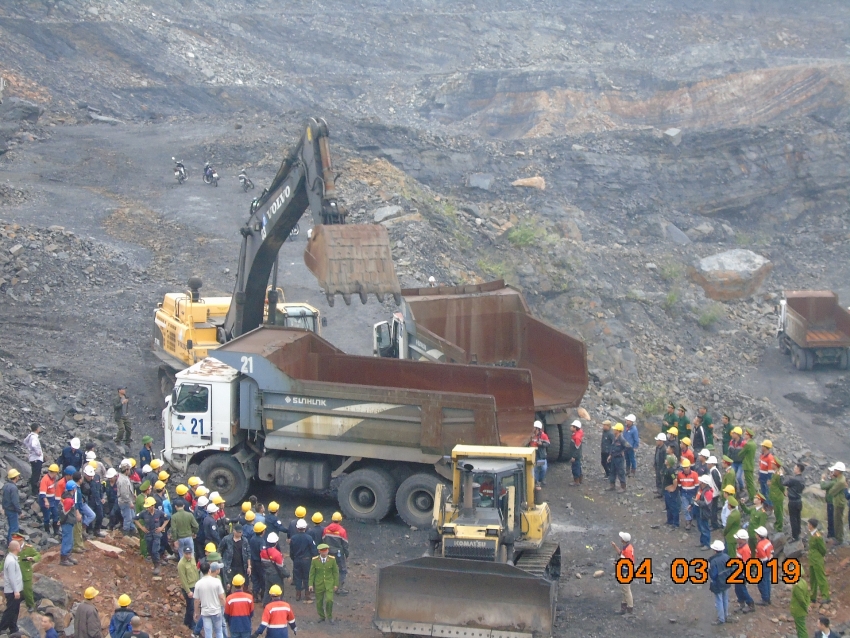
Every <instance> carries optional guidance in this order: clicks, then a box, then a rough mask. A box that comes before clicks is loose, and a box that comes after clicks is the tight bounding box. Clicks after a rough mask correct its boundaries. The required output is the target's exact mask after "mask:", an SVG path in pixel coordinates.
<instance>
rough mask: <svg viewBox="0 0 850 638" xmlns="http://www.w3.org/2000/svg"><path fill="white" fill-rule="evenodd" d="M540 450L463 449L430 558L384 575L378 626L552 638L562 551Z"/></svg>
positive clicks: (440, 500)
mask: <svg viewBox="0 0 850 638" xmlns="http://www.w3.org/2000/svg"><path fill="white" fill-rule="evenodd" d="M535 463H536V450H535V449H534V448H520V447H488V446H476V445H458V446H456V447H455V448H454V449H453V450H452V486H451V494H449V493H448V487H447V486H444V485H442V484H440V485H438V487H437V491H436V494H435V501H434V516H433V522H432V530H431V537H430V541H431V544H430V549H429V555H428V556H423V557H422V558H416V559H413V560H409V561H405V562H402V563H398V564H396V565H390V566H389V567H384V568H381V569H379V570H378V584H377V601H376V605H375V619H374V624H375V626H376V627H377V628H378V629H379V630H381V631H382V632H383V633H392V634H412V635H421V636H476V637H487V638H491V637H497V636H498V637H504V638H548V637H550V636H551V635H552V629H553V626H554V619H555V602H556V600H557V595H558V580H559V578H560V572H561V548H560V546H559V545H558V543H557V542H554V541H551V540H549V539H548V536H549V530H550V524H551V512H550V510H549V506H548V505H547V504H546V503H536V502H535V491H534V467H535Z"/></svg>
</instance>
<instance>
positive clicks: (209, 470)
mask: <svg viewBox="0 0 850 638" xmlns="http://www.w3.org/2000/svg"><path fill="white" fill-rule="evenodd" d="M198 470H199V471H200V475H201V478H203V481H204V485H205V486H206V487H208V488H209V490H210V491H211V492H218V493H219V494H220V495H221V498H223V499H224V500H225V501H227V502H229V503H234V502H237V501H241V500H242V499H244V498H245V496H246V495H247V494H248V486H249V482H248V477H247V476H245V472H244V471H242V466H241V465H239V461H237V460H236V459H235V458H233V457H232V456H231V455H230V454H213V455H212V456H208V457H207V458H205V459H204V460H203V461H201V465H200V466H199V467H198Z"/></svg>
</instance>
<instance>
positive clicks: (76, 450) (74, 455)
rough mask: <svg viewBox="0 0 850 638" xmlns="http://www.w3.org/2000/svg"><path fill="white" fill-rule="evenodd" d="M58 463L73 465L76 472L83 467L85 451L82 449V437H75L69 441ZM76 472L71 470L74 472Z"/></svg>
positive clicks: (66, 465)
mask: <svg viewBox="0 0 850 638" xmlns="http://www.w3.org/2000/svg"><path fill="white" fill-rule="evenodd" d="M56 463H57V464H58V465H59V467H63V468H66V467H73V468H74V472H76V471H77V468H79V467H83V463H85V461H84V457H83V453H82V451H81V450H80V439H79V438H78V437H76V436H75V437H74V438H73V439H71V440H70V441H68V445H66V446H65V447H64V448H62V453H61V454H60V455H59V457H58V458H57V459H56ZM74 472H71V474H73V473H74Z"/></svg>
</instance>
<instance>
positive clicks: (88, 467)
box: [83, 465, 94, 476]
mask: <svg viewBox="0 0 850 638" xmlns="http://www.w3.org/2000/svg"><path fill="white" fill-rule="evenodd" d="M83 474H85V475H86V476H94V468H93V467H92V466H91V465H86V467H85V468H83Z"/></svg>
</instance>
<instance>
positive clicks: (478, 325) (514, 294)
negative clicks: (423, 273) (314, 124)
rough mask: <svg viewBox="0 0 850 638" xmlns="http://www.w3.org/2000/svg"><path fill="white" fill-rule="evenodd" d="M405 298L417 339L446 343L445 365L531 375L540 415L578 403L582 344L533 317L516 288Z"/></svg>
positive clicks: (583, 373)
mask: <svg viewBox="0 0 850 638" xmlns="http://www.w3.org/2000/svg"><path fill="white" fill-rule="evenodd" d="M402 299H403V302H404V303H403V310H405V311H406V312H408V313H409V314H410V315H411V317H412V319H413V323H415V326H416V332H417V335H419V336H421V337H424V338H425V339H426V340H429V339H430V340H432V341H435V342H438V343H440V345H441V346H446V345H447V344H448V347H441V350H442V351H443V352H444V353H445V354H446V360H447V361H449V362H453V363H463V364H483V365H488V366H500V367H513V368H523V369H526V370H529V371H530V372H531V377H532V381H533V385H534V404H535V408H536V409H537V410H541V411H545V410H559V409H565V408H573V407H577V406H578V405H579V404H580V402H581V399H582V397H583V396H584V393H585V391H586V390H587V382H588V376H587V349H586V347H585V344H584V342H583V341H582V340H581V339H578V338H576V337H573V336H571V335H569V334H567V333H565V332H563V331H561V330H559V329H557V328H555V327H554V326H552V325H550V324H548V323H546V322H545V321H541V320H540V319H536V318H535V317H533V316H531V313H530V311H529V309H528V306H527V304H526V302H525V299H524V298H523V296H522V293H521V292H520V291H519V290H517V289H516V288H513V287H511V286H509V285H506V284H505V282H504V281H502V280H498V281H492V282H488V283H485V284H480V285H474V286H443V287H435V288H408V289H404V290H402ZM404 306H406V308H404Z"/></svg>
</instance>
